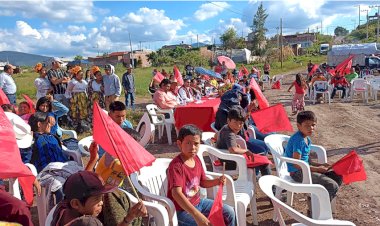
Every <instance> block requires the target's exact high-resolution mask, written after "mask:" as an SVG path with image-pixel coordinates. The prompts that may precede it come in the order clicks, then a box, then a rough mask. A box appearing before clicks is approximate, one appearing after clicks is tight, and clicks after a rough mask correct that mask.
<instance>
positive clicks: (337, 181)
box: [285, 111, 342, 201]
mask: <svg viewBox="0 0 380 226" xmlns="http://www.w3.org/2000/svg"><path fill="white" fill-rule="evenodd" d="M316 124H317V117H316V115H315V114H314V113H313V112H312V111H302V112H300V113H298V115H297V127H298V131H297V132H296V133H295V134H293V135H292V136H291V137H290V139H289V141H288V144H287V146H286V148H285V157H289V158H295V159H300V160H302V161H304V162H306V163H308V164H310V171H311V180H312V183H313V184H320V185H322V186H323V187H325V188H326V190H327V191H328V193H329V195H330V201H331V200H332V199H333V198H334V197H335V196H336V193H337V192H338V189H339V186H340V185H341V184H342V177H341V176H339V175H337V174H336V173H335V172H334V171H332V170H329V169H330V167H331V166H330V165H329V164H327V163H325V164H320V163H316V162H312V161H311V159H310V158H309V154H310V145H311V140H310V137H309V136H311V135H312V134H313V131H314V129H315V126H316ZM287 165H288V171H289V172H290V176H291V177H292V178H293V180H295V181H296V182H299V183H302V170H301V168H300V167H299V166H298V165H295V164H291V163H287Z"/></svg>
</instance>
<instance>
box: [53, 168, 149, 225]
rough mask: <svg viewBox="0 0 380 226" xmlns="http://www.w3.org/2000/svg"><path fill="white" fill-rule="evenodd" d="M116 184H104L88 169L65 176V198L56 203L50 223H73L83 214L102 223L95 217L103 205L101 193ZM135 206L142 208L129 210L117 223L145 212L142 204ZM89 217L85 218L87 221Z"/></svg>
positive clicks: (108, 191) (128, 221) (125, 222)
mask: <svg viewBox="0 0 380 226" xmlns="http://www.w3.org/2000/svg"><path fill="white" fill-rule="evenodd" d="M116 188H117V186H111V185H105V183H104V181H103V180H102V179H101V177H99V176H98V174H96V173H94V172H90V171H79V172H77V173H75V174H73V175H71V176H70V177H69V178H67V180H66V182H65V184H64V185H63V193H64V194H65V198H64V200H63V201H61V202H60V203H58V205H57V207H56V209H55V211H54V214H53V220H52V222H51V225H73V224H74V223H75V222H77V221H82V220H83V218H84V217H85V216H90V218H92V219H91V221H93V222H95V223H97V224H95V225H102V223H100V221H99V220H98V219H97V216H98V215H99V214H100V213H101V211H102V207H103V194H106V193H110V192H112V191H114V190H115V189H116ZM135 206H137V207H141V208H142V209H138V210H135V209H136V208H132V209H131V211H129V212H128V214H127V215H126V216H125V217H124V219H123V221H122V222H120V223H119V224H118V225H129V224H130V223H131V222H132V220H133V219H134V218H135V217H139V216H136V213H138V214H137V215H141V216H145V215H146V214H147V211H146V208H145V206H144V205H138V204H136V205H135ZM88 220H89V219H87V221H88Z"/></svg>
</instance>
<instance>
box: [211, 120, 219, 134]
mask: <svg viewBox="0 0 380 226" xmlns="http://www.w3.org/2000/svg"><path fill="white" fill-rule="evenodd" d="M210 127H211V129H212V130H213V131H214V132H215V133H217V132H218V131H219V130H217V129H216V128H215V122H212V123H211V125H210Z"/></svg>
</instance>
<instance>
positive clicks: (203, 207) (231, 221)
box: [177, 199, 236, 226]
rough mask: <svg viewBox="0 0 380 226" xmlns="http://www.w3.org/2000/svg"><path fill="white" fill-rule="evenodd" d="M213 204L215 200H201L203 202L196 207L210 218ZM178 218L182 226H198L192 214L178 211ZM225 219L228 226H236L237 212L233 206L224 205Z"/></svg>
mask: <svg viewBox="0 0 380 226" xmlns="http://www.w3.org/2000/svg"><path fill="white" fill-rule="evenodd" d="M213 203H214V201H213V200H210V199H201V201H200V202H199V204H198V205H196V206H195V208H196V209H197V210H199V212H201V213H202V214H203V215H205V216H206V217H208V215H209V214H210V210H211V207H212V204H213ZM177 218H178V225H180V226H195V225H197V223H196V222H195V220H194V218H193V216H191V214H189V213H188V212H186V211H177ZM223 218H224V223H225V224H226V225H227V226H235V221H236V220H235V212H234V209H233V208H232V207H231V206H229V205H225V204H223Z"/></svg>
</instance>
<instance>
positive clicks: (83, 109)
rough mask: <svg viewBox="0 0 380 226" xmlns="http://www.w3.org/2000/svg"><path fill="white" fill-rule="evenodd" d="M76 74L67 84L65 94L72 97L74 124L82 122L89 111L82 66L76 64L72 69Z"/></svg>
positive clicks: (71, 113)
mask: <svg viewBox="0 0 380 226" xmlns="http://www.w3.org/2000/svg"><path fill="white" fill-rule="evenodd" d="M71 72H72V73H73V74H74V76H75V77H74V79H72V80H71V81H70V82H69V84H68V85H67V89H66V93H65V96H66V98H69V97H71V99H70V116H71V119H72V120H73V123H74V126H77V125H79V123H80V124H82V123H83V122H84V121H85V120H86V119H87V116H88V111H87V101H88V100H87V94H86V90H87V82H86V81H85V80H84V79H83V71H82V68H81V67H80V66H75V67H74V68H72V69H71Z"/></svg>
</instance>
